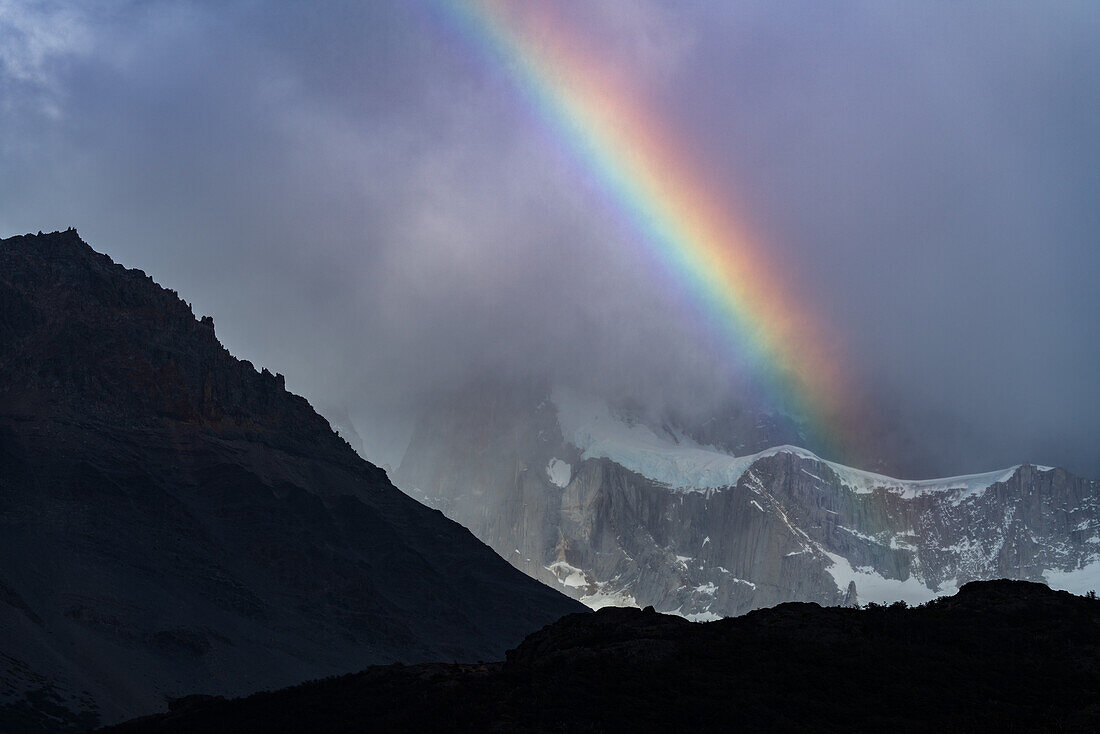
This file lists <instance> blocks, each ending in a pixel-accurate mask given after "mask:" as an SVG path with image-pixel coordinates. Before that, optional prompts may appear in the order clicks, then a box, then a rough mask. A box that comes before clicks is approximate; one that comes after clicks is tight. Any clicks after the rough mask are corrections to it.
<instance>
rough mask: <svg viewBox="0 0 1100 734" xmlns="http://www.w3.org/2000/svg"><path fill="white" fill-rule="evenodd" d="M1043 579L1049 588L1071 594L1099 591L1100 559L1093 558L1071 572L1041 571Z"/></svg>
mask: <svg viewBox="0 0 1100 734" xmlns="http://www.w3.org/2000/svg"><path fill="white" fill-rule="evenodd" d="M1043 578H1044V579H1046V582H1047V586H1049V587H1050V588H1052V589H1059V590H1061V591H1068V592H1069V593H1071V594H1079V595H1084V594H1085V593H1087V592H1089V591H1100V558H1097V557H1093V558H1092V559H1090V562H1089V563H1088V564H1086V565H1084V566H1082V567H1081V568H1075V569H1073V570H1072V571H1043Z"/></svg>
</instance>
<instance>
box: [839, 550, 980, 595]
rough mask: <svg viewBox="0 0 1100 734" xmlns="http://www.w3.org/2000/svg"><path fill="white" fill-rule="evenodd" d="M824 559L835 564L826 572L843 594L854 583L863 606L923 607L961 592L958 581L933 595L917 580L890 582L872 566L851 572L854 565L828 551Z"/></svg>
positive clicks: (948, 582)
mask: <svg viewBox="0 0 1100 734" xmlns="http://www.w3.org/2000/svg"><path fill="white" fill-rule="evenodd" d="M825 555H827V556H828V557H829V559H830V560H831V561H832V562H833V564H832V565H831V566H829V567H827V568H826V569H825V570H826V571H828V572H829V574H830V575H831V576H832V577H833V581H834V582H835V583H836V588H837V589H838V590H840V591H841V592H846V591H847V590H848V584H849V583H851V582H853V581H854V582H855V584H856V596H857V597H858V598H859V601H860V602H861V603H863V604H866V603H869V602H874V603H876V604H890V603H892V602H896V601H903V602H905V603H907V604H923V603H925V602H926V601H931V600H932V599H935V598H936V597H938V596H948V595H951V594H954V593H955V592H956V591H958V590H959V589H958V585H957V582H956V581H955V580H950V581H947V582H945V583H944V585H943V586H941V587H940V588H939V589H938V590H935V591H933V590H932V589H929V588H928V587H927V586H925V585H924V584H922V583H921V582H920V581H918V580H917V579H916V578H915V577H914V576H910V577H909V578H907V579H888V578H886V577H884V576H882V575H881V574H879V573H878V572H876V571H875V570H874V569H873V568H871V567H870V566H860V567H859V568H852V564H851V563H849V562H848V559H847V558H844V557H843V556H838V555H837V554H835V553H829V552H828V551H825Z"/></svg>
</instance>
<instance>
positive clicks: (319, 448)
mask: <svg viewBox="0 0 1100 734" xmlns="http://www.w3.org/2000/svg"><path fill="white" fill-rule="evenodd" d="M578 609H583V607H581V606H580V605H579V604H577V603H576V602H574V601H572V600H570V599H568V598H567V597H565V596H562V595H561V594H559V593H557V592H555V591H553V590H552V589H549V588H547V587H545V586H543V585H542V584H539V583H537V582H535V581H532V580H531V579H529V578H526V577H525V576H523V575H522V574H520V573H518V572H517V571H515V570H514V569H513V568H511V567H510V566H508V564H507V563H505V562H504V561H502V560H501V559H500V558H499V556H497V555H496V554H495V553H493V552H492V551H491V550H490V549H489V548H487V547H485V546H484V545H483V544H482V543H480V542H479V541H477V539H476V538H474V537H473V536H472V535H471V534H470V533H469V532H468V531H466V530H465V529H463V528H462V527H460V526H459V525H457V524H456V523H454V522H452V521H451V520H448V519H446V518H445V517H444V516H443V515H442V514H441V513H439V512H437V511H435V510H431V509H428V508H426V507H424V506H422V505H420V504H418V503H417V502H415V501H413V500H411V499H410V498H409V497H407V496H406V495H404V494H403V493H401V492H399V491H397V490H396V489H395V488H394V487H393V485H391V484H390V482H389V480H388V479H387V477H386V474H385V472H383V471H382V470H380V469H378V468H377V467H375V466H372V465H371V464H369V463H367V462H365V461H363V460H362V459H360V458H359V457H358V456H357V455H356V454H355V453H354V452H353V451H352V449H351V448H350V447H349V446H348V445H347V443H346V442H345V441H343V440H342V439H340V438H339V437H338V436H337V435H336V434H335V433H333V431H332V429H331V428H330V427H329V424H328V422H327V421H325V419H324V418H322V417H321V416H319V415H318V414H317V413H315V412H314V411H313V409H312V408H311V407H310V406H309V404H308V403H307V402H306V400H304V399H303V398H301V397H298V396H295V395H292V394H290V393H288V392H287V391H286V390H285V388H284V384H283V378H282V377H281V376H280V375H273V374H271V373H269V372H268V371H266V370H263V371H262V372H257V371H256V369H255V368H254V367H253V366H252V365H251V364H250V363H248V362H242V361H239V360H237V359H235V358H233V357H232V356H231V355H230V354H229V352H227V351H226V350H225V349H224V348H223V347H222V346H221V344H220V343H219V342H218V340H217V338H216V337H215V335H214V325H213V322H212V321H211V320H210V319H208V318H204V319H202V320H196V319H195V317H194V316H193V314H192V312H191V308H190V306H188V305H187V304H186V303H184V302H183V301H181V300H180V299H179V298H178V297H177V295H176V294H175V293H174V292H172V291H168V290H165V289H163V288H161V287H160V286H158V285H157V284H155V283H154V282H153V281H152V280H151V279H150V278H149V277H147V276H146V275H145V274H144V273H142V272H141V271H137V270H127V269H125V268H123V267H121V266H119V265H116V264H114V263H113V262H112V261H111V260H110V258H108V257H107V256H105V255H100V254H97V253H95V252H94V251H92V250H91V249H90V248H89V247H88V246H87V245H86V244H84V243H83V242H82V241H81V240H80V238H79V237H78V236H77V234H76V232H75V231H68V232H63V233H54V234H50V235H40V236H26V237H13V238H10V239H6V240H0V730H3V731H23V730H26V731H33V730H36V729H43V730H50V731H55V730H60V729H63V728H64V727H65V726H71V727H74V728H77V729H84V728H87V727H88V726H90V725H94V724H95V723H96V722H100V723H103V722H111V721H118V720H121V719H122V718H126V717H131V716H134V715H138V714H144V713H149V712H153V711H157V710H163V709H164V707H165V699H166V697H177V696H182V695H185V694H191V693H196V692H201V693H210V694H227V695H228V694H233V695H239V694H243V693H247V692H250V691H254V690H258V689H262V688H270V687H277V686H285V685H289V684H292V683H296V682H299V681H301V680H304V679H308V678H313V677H319V676H325V675H332V674H336V673H341V672H348V671H352V670H358V669H361V668H362V667H364V666H365V665H368V664H373V663H389V662H393V661H402V662H408V663H412V662H419V661H427V660H477V659H479V658H481V659H491V658H495V657H500V656H502V655H503V653H504V651H505V649H507V648H509V647H511V646H514V645H515V644H516V643H517V642H519V641H520V640H522V639H523V637H524V635H526V634H527V633H529V632H531V631H532V630H535V629H538V628H539V627H541V626H543V625H545V624H547V623H549V622H551V621H553V620H555V619H557V618H558V617H560V616H561V615H562V614H565V613H569V612H574V611H577V610H578Z"/></svg>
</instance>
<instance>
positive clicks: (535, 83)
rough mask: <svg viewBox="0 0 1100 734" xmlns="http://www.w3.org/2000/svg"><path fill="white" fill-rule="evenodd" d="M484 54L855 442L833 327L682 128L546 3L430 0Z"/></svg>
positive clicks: (681, 277) (785, 396) (660, 247)
mask: <svg viewBox="0 0 1100 734" xmlns="http://www.w3.org/2000/svg"><path fill="white" fill-rule="evenodd" d="M435 2H436V4H437V6H438V7H440V8H441V9H442V10H443V11H444V13H445V14H446V16H447V18H448V20H449V24H450V25H453V26H456V27H457V28H458V29H459V30H460V32H461V33H462V35H463V36H465V38H466V39H467V41H468V42H470V43H472V44H473V45H474V46H475V47H476V48H477V49H478V50H479V51H480V52H481V54H482V55H484V56H485V57H486V60H487V61H488V62H489V63H491V64H493V65H494V66H496V67H498V68H500V69H503V70H505V72H506V73H507V74H509V75H510V76H511V78H512V80H513V81H514V83H515V85H516V87H517V88H518V90H519V91H520V92H521V94H522V95H523V97H524V98H525V100H526V102H527V103H528V104H529V105H530V106H531V107H532V108H533V110H534V111H535V114H536V117H537V118H538V119H539V120H540V121H541V122H542V123H543V124H545V125H546V126H547V127H548V128H549V129H550V132H551V133H552V135H553V137H554V138H555V139H556V140H558V141H560V142H561V143H562V144H563V145H564V146H565V147H566V148H567V149H568V150H569V151H571V154H572V155H573V156H575V157H576V158H577V159H578V161H579V162H580V163H581V164H582V166H583V167H584V169H585V170H586V171H587V172H588V173H589V174H590V175H591V176H592V177H593V178H594V179H595V181H596V182H597V183H598V185H599V186H600V188H601V189H602V190H603V192H604V193H605V194H606V196H607V197H608V199H610V200H611V201H612V202H613V203H614V205H615V206H616V208H617V209H619V210H620V214H621V215H623V216H624V218H625V219H626V220H627V221H628V222H629V223H630V225H631V227H632V229H633V230H634V231H635V232H636V233H637V235H639V236H638V238H637V239H638V242H639V243H640V244H641V245H642V246H644V247H645V248H647V249H648V250H649V253H650V255H651V256H653V257H654V258H655V259H656V260H657V261H658V262H659V263H660V265H661V266H662V268H664V269H666V270H667V271H668V272H669V273H671V274H672V276H673V277H674V280H675V281H676V282H677V283H678V284H679V285H680V287H681V288H683V289H684V290H685V291H687V292H688V293H689V294H690V295H691V298H692V300H693V301H695V302H696V305H697V306H698V307H699V308H700V309H701V310H702V311H703V312H704V313H705V314H706V315H707V316H708V318H709V320H711V321H713V322H714V323H716V324H718V326H719V329H720V330H721V331H722V332H723V333H724V335H725V337H726V338H728V339H729V341H730V345H731V347H732V349H733V350H734V353H736V354H737V355H738V357H739V358H740V359H745V360H747V361H748V362H749V363H750V364H751V365H752V366H753V367H754V369H755V371H756V372H758V373H759V374H760V375H761V376H762V377H763V378H764V380H765V382H766V384H767V385H768V387H769V389H770V390H771V391H772V392H773V393H774V394H775V397H777V398H778V399H779V400H780V401H781V403H782V404H783V405H784V407H786V408H787V409H789V410H791V411H792V412H794V413H795V414H796V415H800V416H803V417H805V418H806V419H807V420H808V421H809V424H808V425H807V426H806V428H807V429H808V430H809V432H810V434H811V436H810V437H811V439H812V440H814V441H815V442H816V443H817V444H818V446H822V447H825V448H828V449H829V450H830V451H831V452H833V453H836V452H840V451H843V447H844V445H845V444H847V443H848V441H847V438H848V437H847V436H846V435H845V434H846V431H845V429H844V425H845V423H846V422H847V421H846V418H845V416H849V417H850V416H851V415H852V407H853V402H854V401H852V400H851V399H850V395H849V391H848V390H847V389H846V386H845V384H844V380H843V377H844V372H843V370H841V369H840V365H839V361H838V360H837V359H836V358H835V355H833V353H832V351H831V348H832V347H833V344H832V343H831V342H830V340H829V339H828V338H827V337H826V333H827V330H825V329H823V328H821V325H820V324H817V323H814V320H813V319H812V318H810V316H809V313H808V309H806V308H805V307H803V306H802V305H801V304H799V303H798V300H797V299H796V298H794V297H793V296H792V294H791V293H790V292H789V289H785V288H784V287H783V284H782V283H781V281H780V279H779V278H778V277H777V274H776V270H777V268H776V267H775V266H774V265H773V263H772V262H771V261H770V260H769V257H768V254H769V253H768V252H767V248H766V246H765V245H764V244H763V243H761V242H760V241H759V239H758V238H753V237H750V236H748V234H747V233H746V228H745V227H743V226H739V223H738V222H736V221H734V220H733V218H732V217H731V216H730V215H729V213H728V207H725V206H723V204H722V203H721V202H720V201H719V200H718V199H717V198H716V196H715V194H714V193H713V192H714V191H715V190H716V189H715V188H714V187H712V186H709V185H708V182H707V179H706V177H705V176H704V175H702V173H701V171H699V170H697V168H696V167H695V166H693V165H692V163H691V156H690V155H688V154H687V152H686V151H685V150H683V149H682V148H678V147H677V146H676V144H675V143H676V139H677V137H676V136H675V135H673V134H671V132H670V130H669V129H668V127H667V126H663V125H661V124H660V121H659V120H658V118H657V116H656V115H654V114H652V112H651V111H649V110H646V109H645V108H644V106H643V105H641V104H639V103H638V102H637V100H636V99H635V98H633V97H632V95H631V94H630V92H629V87H628V84H626V83H625V82H624V80H623V79H622V78H620V77H616V76H614V75H613V74H612V73H611V71H610V70H609V69H608V68H607V67H606V64H603V63H601V62H600V61H598V60H597V59H596V58H594V57H593V56H592V55H591V54H589V53H586V52H585V51H584V50H583V49H582V48H581V47H580V45H579V44H578V43H576V42H572V38H571V36H570V34H569V33H567V32H565V31H564V30H563V28H562V27H561V24H560V23H559V22H558V21H557V19H556V18H554V17H553V16H552V15H550V14H549V13H548V12H546V9H545V8H544V7H543V5H544V4H543V3H531V2H508V1H507V0H435Z"/></svg>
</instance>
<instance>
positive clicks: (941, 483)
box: [552, 387, 1052, 500]
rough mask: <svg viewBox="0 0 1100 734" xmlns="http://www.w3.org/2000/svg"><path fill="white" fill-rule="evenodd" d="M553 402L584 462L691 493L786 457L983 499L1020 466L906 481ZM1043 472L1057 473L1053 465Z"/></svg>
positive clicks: (790, 449) (851, 477) (802, 453)
mask: <svg viewBox="0 0 1100 734" xmlns="http://www.w3.org/2000/svg"><path fill="white" fill-rule="evenodd" d="M552 400H553V402H554V405H555V406H556V407H557V409H558V422H559V425H560V426H561V432H562V435H563V436H564V437H565V439H566V440H567V441H569V442H570V443H571V444H573V445H574V446H576V447H577V448H578V449H580V450H581V456H582V457H583V458H585V459H610V460H611V461H614V462H615V463H616V464H619V465H620V466H622V467H623V468H626V469H629V470H630V471H634V472H637V473H639V474H641V475H642V476H644V477H646V478H648V479H652V480H653V481H655V482H659V483H661V484H664V485H666V486H668V487H671V488H674V489H681V490H685V491H705V490H708V489H718V488H720V487H730V486H733V485H735V484H737V482H738V481H740V480H741V477H742V476H743V475H744V473H745V472H746V471H747V470H748V469H749V467H751V466H752V465H753V464H754V463H756V462H757V461H759V460H760V459H763V458H766V457H769V456H775V455H776V454H781V453H785V454H791V455H792V456H798V457H801V458H803V459H808V460H811V461H815V462H818V463H821V464H824V465H825V466H828V467H829V468H830V469H831V470H832V471H833V472H834V473H835V474H836V475H837V477H839V478H840V481H841V484H842V485H843V486H845V487H846V488H848V489H850V490H852V491H853V492H857V493H862V494H869V493H871V492H873V491H874V490H875V489H885V490H888V491H890V492H895V493H898V494H899V495H901V496H902V497H905V498H907V499H911V498H913V497H917V496H919V495H921V494H923V493H926V492H950V493H952V494H953V499H954V500H962V499H966V498H969V497H976V496H980V495H981V493H982V492H984V491H985V490H986V489H988V488H989V487H991V486H992V485H994V484H996V483H997V482H1005V481H1007V480H1008V479H1010V478H1011V477H1012V475H1013V474H1015V473H1016V470H1017V469H1019V468H1020V465H1016V466H1013V467H1010V468H1008V469H1000V470H997V471H991V472H985V473H982V474H968V475H965V476H958V477H947V478H944V479H928V480H905V479H895V478H893V477H888V476H885V475H882V474H875V473H873V472H868V471H863V470H860V469H853V468H851V467H848V466H844V465H842V464H837V463H835V462H832V461H824V460H823V459H821V458H820V457H818V456H817V455H816V454H814V453H813V452H811V451H807V450H806V449H803V448H799V447H798V446H776V447H773V448H769V449H765V450H764V451H760V452H757V453H754V454H749V455H747V456H732V455H730V454H728V453H726V452H724V451H721V450H720V449H717V448H715V447H713V446H700V445H699V444H697V443H696V442H695V441H693V440H692V439H691V438H689V437H688V436H686V435H684V434H683V433H677V434H665V435H658V434H657V432H656V431H654V430H653V428H651V427H650V426H648V425H646V424H644V423H640V422H637V421H628V420H625V419H624V418H622V417H620V416H618V415H616V414H615V413H614V412H613V411H612V410H611V408H610V406H609V405H608V404H607V402H606V401H604V400H602V399H600V398H596V397H593V396H587V395H582V394H581V393H578V392H576V391H574V390H570V389H568V388H563V387H557V388H555V389H554V391H553V393H552ZM1041 469H1042V470H1044V471H1052V469H1051V468H1050V467H1041ZM810 476H814V475H812V474H811V475H810ZM814 478H815V479H820V477H814ZM822 481H824V480H822Z"/></svg>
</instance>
